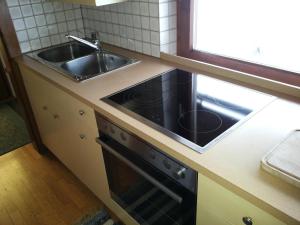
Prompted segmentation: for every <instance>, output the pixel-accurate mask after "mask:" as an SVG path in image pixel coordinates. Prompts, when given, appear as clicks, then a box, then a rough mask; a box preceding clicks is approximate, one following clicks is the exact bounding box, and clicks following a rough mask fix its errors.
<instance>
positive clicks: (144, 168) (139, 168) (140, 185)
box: [97, 137, 196, 225]
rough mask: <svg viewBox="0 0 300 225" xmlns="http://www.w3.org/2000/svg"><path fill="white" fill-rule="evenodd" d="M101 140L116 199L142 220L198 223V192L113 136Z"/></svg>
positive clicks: (162, 223) (157, 223) (178, 224)
mask: <svg viewBox="0 0 300 225" xmlns="http://www.w3.org/2000/svg"><path fill="white" fill-rule="evenodd" d="M97 142H98V143H99V144H100V145H101V146H102V150H103V156H104V162H105V167H106V174H107V176H108V183H109V189H110V193H111V197H112V199H113V200H114V201H115V202H117V203H118V204H119V205H120V206H121V207H122V208H123V209H125V210H126V211H127V212H128V213H129V214H130V215H131V216H132V217H133V218H135V219H136V220H137V221H138V222H139V223H140V224H144V225H146V224H147V225H150V224H155V225H165V224H168V225H169V224H170V225H172V224H174V225H175V224H176V225H195V217H196V216H195V211H196V196H195V194H193V193H192V192H190V191H189V190H187V189H186V188H184V187H183V186H181V185H180V184H178V183H176V182H174V181H173V180H172V179H170V178H169V177H168V176H167V175H164V174H162V173H161V172H160V171H159V170H157V169H156V168H154V167H153V166H152V165H150V164H149V163H147V162H146V161H144V160H143V159H142V158H141V157H139V156H138V155H137V154H135V153H134V152H132V151H130V150H129V149H127V148H126V147H124V146H122V145H120V144H119V143H118V142H116V141H114V140H113V139H110V138H109V137H101V138H99V139H98V140H97ZM141 151H142V149H141Z"/></svg>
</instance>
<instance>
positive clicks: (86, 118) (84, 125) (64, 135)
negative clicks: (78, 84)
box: [21, 67, 109, 201]
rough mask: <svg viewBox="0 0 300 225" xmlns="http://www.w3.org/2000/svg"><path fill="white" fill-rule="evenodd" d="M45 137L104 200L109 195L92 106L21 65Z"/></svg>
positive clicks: (58, 153) (61, 158)
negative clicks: (97, 141)
mask: <svg viewBox="0 0 300 225" xmlns="http://www.w3.org/2000/svg"><path fill="white" fill-rule="evenodd" d="M21 73H22V76H23V80H24V84H25V88H26V91H27V93H28V96H29V100H30V102H31V105H32V109H33V112H34V116H35V119H36V121H37V124H38V127H39V131H40V134H41V138H42V140H43V143H44V144H45V145H46V147H47V148H48V149H49V150H50V151H52V152H53V153H54V154H55V155H56V156H57V157H58V158H59V159H60V160H61V161H62V162H63V163H64V164H65V165H66V166H67V167H68V168H69V169H70V170H71V171H72V172H73V173H74V174H75V175H76V176H77V177H78V178H79V179H80V180H81V181H82V182H83V183H85V184H86V185H87V186H88V187H89V188H90V190H92V191H93V192H94V193H95V194H96V195H97V196H98V197H99V198H100V199H102V200H103V201H106V200H107V199H108V198H109V191H108V182H107V178H106V173H105V166H104V160H103V156H102V150H101V147H100V146H99V145H98V144H97V143H96V141H95V139H96V137H97V136H98V129H97V124H96V118H95V114H94V111H93V109H92V108H90V107H88V106H87V105H85V104H83V103H82V102H80V101H79V100H77V99H75V98H74V97H73V96H71V95H69V94H67V93H66V92H64V91H62V90H61V89H59V88H57V87H55V86H54V85H53V84H51V83H50V82H47V81H45V80H43V79H42V78H40V77H39V75H38V74H35V73H34V72H32V71H31V70H28V69H26V68H24V67H21Z"/></svg>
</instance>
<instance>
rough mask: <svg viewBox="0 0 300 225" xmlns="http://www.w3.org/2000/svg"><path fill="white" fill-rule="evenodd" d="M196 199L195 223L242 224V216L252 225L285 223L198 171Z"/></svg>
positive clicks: (281, 224)
mask: <svg viewBox="0 0 300 225" xmlns="http://www.w3.org/2000/svg"><path fill="white" fill-rule="evenodd" d="M197 201H198V203H197V225H243V224H244V223H243V221H242V218H243V217H251V219H252V222H253V225H284V224H285V223H283V222H281V221H280V220H278V219H277V218H275V217H273V216H272V215H270V214H268V213H266V212H265V211H263V210H261V209H260V208H258V207H256V206H254V205H253V204H251V203H249V202H248V201H246V200H244V199H243V198H241V197H239V196H237V195H236V194H234V193H232V192H231V191H229V190H227V189H226V188H224V187H222V186H221V185H219V184H217V183H216V182H214V181H212V180H210V179H209V178H207V177H205V176H203V175H201V174H200V173H199V174H198V200H197Z"/></svg>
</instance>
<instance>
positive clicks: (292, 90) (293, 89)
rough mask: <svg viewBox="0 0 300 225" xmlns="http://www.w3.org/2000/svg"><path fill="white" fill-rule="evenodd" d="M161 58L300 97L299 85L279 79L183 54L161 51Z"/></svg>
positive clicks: (273, 91)
mask: <svg viewBox="0 0 300 225" xmlns="http://www.w3.org/2000/svg"><path fill="white" fill-rule="evenodd" d="M160 58H161V59H162V60H165V61H167V62H170V63H175V64H179V65H182V66H186V67H190V68H193V69H196V70H200V71H204V72H207V73H211V74H214V75H217V76H219V77H222V78H227V79H231V80H235V81H237V82H243V83H245V84H250V85H253V86H258V87H260V88H262V89H267V90H269V91H271V92H272V93H276V92H278V93H280V94H282V95H284V96H286V95H287V96H291V97H292V98H294V97H296V98H300V88H299V87H297V86H293V85H289V84H284V83H281V82H278V81H273V80H270V79H266V78H262V77H257V76H255V75H251V74H247V73H243V72H239V71H235V70H231V69H226V68H223V67H220V66H215V65H211V64H208V63H204V62H199V61H196V60H192V59H188V58H184V57H181V56H175V55H170V54H167V53H163V52H161V53H160Z"/></svg>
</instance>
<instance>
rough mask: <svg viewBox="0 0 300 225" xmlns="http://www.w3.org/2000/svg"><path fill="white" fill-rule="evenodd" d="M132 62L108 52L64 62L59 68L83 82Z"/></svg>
mask: <svg viewBox="0 0 300 225" xmlns="http://www.w3.org/2000/svg"><path fill="white" fill-rule="evenodd" d="M133 62H134V60H132V59H128V58H125V57H123V56H119V55H115V54H113V53H110V52H103V53H94V54H91V55H87V56H84V57H81V58H78V59H74V60H71V61H68V62H65V63H63V64H62V65H61V68H62V69H63V70H65V71H66V72H68V73H69V74H70V75H72V76H73V78H75V79H76V80H78V81H80V80H84V79H88V78H91V77H93V76H96V75H99V74H103V73H107V72H109V71H112V70H115V69H118V68H120V67H123V66H126V65H128V64H131V63H133Z"/></svg>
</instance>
